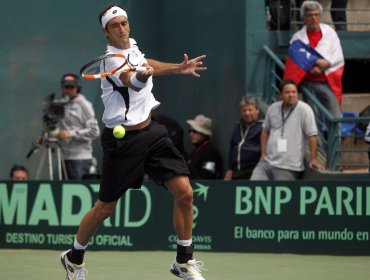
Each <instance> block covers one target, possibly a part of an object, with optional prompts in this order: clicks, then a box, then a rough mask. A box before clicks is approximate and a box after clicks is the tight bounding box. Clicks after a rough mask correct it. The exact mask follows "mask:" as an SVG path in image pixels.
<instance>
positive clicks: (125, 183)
mask: <svg viewBox="0 0 370 280" xmlns="http://www.w3.org/2000/svg"><path fill="white" fill-rule="evenodd" d="M101 144H102V146H103V167H102V178H101V183H100V190H99V200H101V201H104V202H111V201H116V200H118V199H119V198H120V197H121V196H122V195H123V194H124V193H125V192H126V190H127V189H129V188H133V189H138V188H140V187H141V184H142V182H143V178H144V174H147V175H149V177H150V178H151V179H152V180H153V181H155V182H156V183H157V184H158V185H163V184H164V182H165V181H166V180H168V179H170V178H172V177H175V176H177V175H186V176H189V170H188V167H187V165H186V162H185V160H184V158H183V157H182V155H181V154H180V152H179V151H178V150H177V149H176V147H175V146H174V144H173V142H172V140H171V139H170V138H169V136H168V132H167V129H166V127H165V126H164V125H160V124H158V123H156V122H155V121H153V120H152V121H151V123H150V124H149V125H148V126H147V127H145V128H143V129H138V130H131V131H126V135H125V136H124V137H123V138H122V139H116V138H115V137H114V136H113V129H110V128H104V130H103V133H102V135H101ZM163 186H164V185H163Z"/></svg>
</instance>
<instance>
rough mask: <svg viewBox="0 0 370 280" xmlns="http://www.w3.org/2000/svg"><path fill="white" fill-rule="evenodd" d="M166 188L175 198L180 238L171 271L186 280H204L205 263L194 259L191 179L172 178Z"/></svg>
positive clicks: (174, 215) (175, 214)
mask: <svg viewBox="0 0 370 280" xmlns="http://www.w3.org/2000/svg"><path fill="white" fill-rule="evenodd" d="M165 186H166V187H167V188H168V190H169V191H170V192H171V194H172V195H173V197H174V208H173V223H174V227H175V231H176V234H177V237H178V240H177V243H178V244H177V255H176V259H174V260H173V262H172V264H171V267H170V271H171V272H172V273H173V274H174V275H176V276H178V277H182V278H183V279H185V280H186V279H192V280H204V278H203V277H202V275H201V270H202V269H204V268H203V262H200V261H196V260H195V259H193V248H194V246H193V244H192V229H193V189H192V187H191V185H190V182H189V177H188V176H184V175H178V176H175V177H172V178H170V179H169V180H167V181H166V182H165Z"/></svg>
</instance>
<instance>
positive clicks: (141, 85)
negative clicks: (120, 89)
mask: <svg viewBox="0 0 370 280" xmlns="http://www.w3.org/2000/svg"><path fill="white" fill-rule="evenodd" d="M130 82H131V84H132V85H133V86H134V87H137V88H140V89H142V88H144V87H145V86H146V83H143V82H140V81H139V80H138V79H137V78H136V73H134V74H132V75H131V78H130Z"/></svg>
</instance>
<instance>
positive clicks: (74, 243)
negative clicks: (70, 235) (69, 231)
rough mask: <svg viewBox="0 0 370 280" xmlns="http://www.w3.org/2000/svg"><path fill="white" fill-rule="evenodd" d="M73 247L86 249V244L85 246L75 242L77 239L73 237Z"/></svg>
mask: <svg viewBox="0 0 370 280" xmlns="http://www.w3.org/2000/svg"><path fill="white" fill-rule="evenodd" d="M73 247H74V248H75V249H76V250H84V251H85V250H86V248H87V245H86V246H83V245H81V244H80V243H78V242H77V239H76V238H75V242H73Z"/></svg>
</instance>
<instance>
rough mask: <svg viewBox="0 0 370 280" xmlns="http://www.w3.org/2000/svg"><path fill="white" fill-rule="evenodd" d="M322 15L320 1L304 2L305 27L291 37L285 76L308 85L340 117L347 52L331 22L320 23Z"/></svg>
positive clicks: (302, 13)
mask: <svg viewBox="0 0 370 280" xmlns="http://www.w3.org/2000/svg"><path fill="white" fill-rule="evenodd" d="M321 14H322V6H321V4H320V3H318V2H316V1H305V2H304V3H303V4H302V7H301V15H302V16H303V17H304V21H305V26H303V27H302V29H300V30H299V31H297V32H296V33H294V35H293V37H292V39H291V40H290V44H291V46H290V49H289V52H288V57H287V60H286V65H285V71H284V79H292V80H293V81H295V82H296V83H297V84H300V85H302V86H304V87H306V88H307V89H308V90H310V91H311V92H312V93H313V94H314V95H315V96H316V97H317V98H318V99H319V100H320V102H321V103H322V105H324V107H325V108H327V110H328V111H329V112H330V113H331V114H332V115H333V116H334V117H337V118H340V117H341V116H342V115H341V110H340V104H341V102H342V75H343V71H344V58H343V52H342V47H341V44H340V41H339V38H338V35H337V33H336V32H335V31H334V30H333V29H332V28H331V27H330V26H329V25H327V24H323V23H320V20H321ZM302 50H304V53H303V52H302ZM297 68H298V69H297ZM303 98H304V100H305V101H306V102H307V103H309V104H310V105H311V106H312V108H313V110H314V112H315V114H316V115H317V116H319V112H318V111H317V108H316V107H315V106H314V104H313V103H312V102H311V101H310V100H308V98H307V96H306V95H305V94H303Z"/></svg>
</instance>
